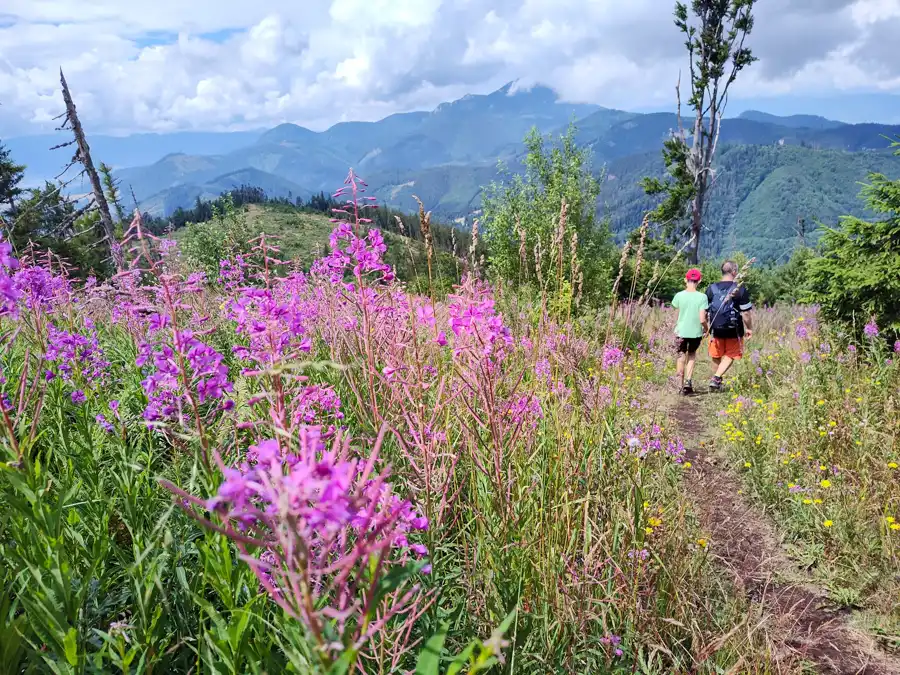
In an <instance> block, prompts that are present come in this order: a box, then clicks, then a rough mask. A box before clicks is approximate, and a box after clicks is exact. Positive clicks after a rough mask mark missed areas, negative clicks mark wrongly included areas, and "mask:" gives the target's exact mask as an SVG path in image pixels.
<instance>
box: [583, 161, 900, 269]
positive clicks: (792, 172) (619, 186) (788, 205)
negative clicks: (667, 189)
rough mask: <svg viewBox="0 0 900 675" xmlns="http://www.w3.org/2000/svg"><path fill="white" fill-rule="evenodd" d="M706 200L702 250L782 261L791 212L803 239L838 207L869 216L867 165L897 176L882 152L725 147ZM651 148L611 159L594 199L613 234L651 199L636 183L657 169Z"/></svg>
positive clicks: (791, 239)
mask: <svg viewBox="0 0 900 675" xmlns="http://www.w3.org/2000/svg"><path fill="white" fill-rule="evenodd" d="M716 165H717V170H716V174H715V176H716V177H715V182H714V184H713V189H712V197H711V200H710V202H709V206H708V211H707V214H708V219H707V221H706V222H707V223H708V226H709V227H710V235H709V236H708V237H707V240H706V241H707V251H708V252H709V253H710V254H711V255H714V254H717V253H720V252H730V251H734V250H740V251H744V252H747V253H749V254H752V255H754V256H757V257H758V258H759V259H761V260H775V259H779V258H780V259H782V260H784V258H785V256H787V255H789V254H790V250H791V249H792V248H793V245H794V243H795V242H796V238H797V234H796V231H795V228H796V225H797V221H798V219H799V218H803V219H805V220H806V224H807V229H808V230H809V231H811V234H810V241H814V240H815V239H816V238H817V236H818V234H817V233H816V232H815V230H816V228H817V224H818V223H821V224H824V225H831V226H833V225H836V224H837V222H838V218H839V217H840V216H842V215H846V214H854V215H859V216H865V215H870V214H868V213H867V211H866V209H865V205H864V203H863V202H862V201H861V200H860V199H859V188H860V182H862V181H864V180H865V179H866V176H867V174H868V173H869V172H878V173H884V174H886V175H888V176H896V175H900V161H898V159H897V157H895V156H893V155H892V154H891V153H890V152H889V151H887V150H885V151H880V152H856V153H852V152H841V151H839V150H815V149H812V148H804V147H799V146H746V145H744V146H725V147H724V148H722V151H721V154H720V155H719V158H718V161H717V162H716ZM662 169H663V167H662V161H661V159H660V157H659V154H658V153H648V154H645V155H642V156H638V157H629V158H625V159H623V160H619V161H616V162H613V163H612V164H611V165H610V167H609V172H608V175H607V180H606V183H605V184H604V186H603V191H602V193H601V196H600V199H601V201H602V202H603V203H604V209H605V212H606V213H607V215H608V216H609V218H610V220H611V226H612V229H613V231H614V232H615V233H617V234H618V235H620V237H621V236H624V234H626V233H627V232H629V231H630V230H631V229H634V228H635V227H637V226H638V225H639V224H640V222H641V218H642V217H643V214H644V213H645V212H646V211H647V210H648V209H649V208H651V207H652V206H653V204H654V202H653V201H652V200H651V199H649V198H648V197H647V196H646V195H645V194H644V192H643V190H642V189H641V187H640V185H639V181H640V179H641V178H642V177H643V176H647V175H661V174H662Z"/></svg>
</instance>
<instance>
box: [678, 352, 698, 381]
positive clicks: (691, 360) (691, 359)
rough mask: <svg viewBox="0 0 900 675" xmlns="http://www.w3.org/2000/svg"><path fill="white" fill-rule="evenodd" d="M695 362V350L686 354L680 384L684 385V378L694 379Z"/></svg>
mask: <svg viewBox="0 0 900 675" xmlns="http://www.w3.org/2000/svg"><path fill="white" fill-rule="evenodd" d="M696 363H697V352H693V353H691V354H688V355H687V359H686V362H685V364H684V377H683V378H682V381H681V384H682V385H684V380H687V381H688V382H690V381H691V380H693V379H694V365H695V364H696Z"/></svg>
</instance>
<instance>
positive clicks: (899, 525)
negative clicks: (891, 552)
mask: <svg viewBox="0 0 900 675" xmlns="http://www.w3.org/2000/svg"><path fill="white" fill-rule="evenodd" d="M891 529H892V530H894V531H895V532H896V531H897V530H900V523H893V524H892V525H891Z"/></svg>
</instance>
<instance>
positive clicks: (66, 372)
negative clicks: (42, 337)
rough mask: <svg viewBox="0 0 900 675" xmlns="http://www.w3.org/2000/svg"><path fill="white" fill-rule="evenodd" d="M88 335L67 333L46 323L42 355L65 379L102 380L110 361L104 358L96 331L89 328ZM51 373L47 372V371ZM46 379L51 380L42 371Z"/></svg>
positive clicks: (90, 382) (93, 381)
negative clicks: (45, 344)
mask: <svg viewBox="0 0 900 675" xmlns="http://www.w3.org/2000/svg"><path fill="white" fill-rule="evenodd" d="M89 329H90V331H91V332H90V335H81V334H79V333H70V332H68V331H65V330H59V329H57V328H56V327H55V326H54V325H53V324H52V323H51V324H49V325H48V333H47V351H46V352H45V353H44V358H45V359H46V360H47V361H50V362H51V363H55V364H56V369H57V371H58V372H59V374H60V376H61V377H62V379H63V380H65V381H66V382H70V381H72V380H73V379H76V378H79V377H80V378H81V379H83V380H84V381H85V382H86V383H87V384H94V383H98V384H99V383H101V382H102V381H103V380H105V378H106V375H107V369H108V368H109V362H108V361H106V359H104V357H103V349H102V348H101V347H100V342H99V340H98V339H97V333H96V332H95V331H94V330H93V327H92V326H91V327H90V328H89ZM48 372H50V371H48ZM45 379H47V380H48V381H49V380H50V379H52V377H49V376H48V375H46V374H45Z"/></svg>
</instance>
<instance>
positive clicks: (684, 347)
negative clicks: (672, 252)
mask: <svg viewBox="0 0 900 675" xmlns="http://www.w3.org/2000/svg"><path fill="white" fill-rule="evenodd" d="M684 279H685V290H683V291H679V292H678V293H676V294H675V297H674V298H673V299H672V307H674V308H675V309H677V310H678V321H677V323H676V324H675V335H676V337H677V338H678V340H677V346H678V363H677V366H676V372H677V374H678V378H679V381H680V383H681V384H680V385H679V386H680V388H681V393H682V394H684V395H685V396H687V395H689V394H693V393H694V383H693V382H692V377H693V374H694V364H695V363H696V362H697V349H699V347H700V342H702V340H703V336H704V334H705V333H706V331H707V315H706V314H707V313H706V310H707V309H709V299H708V298H707V297H706V294H705V293H701V292H700V291H698V290H697V284H699V283H700V281H701V280H702V279H703V274H702V273H701V272H700V270H698V269H697V268H693V269H689V270H688V271H687V274H685V275H684Z"/></svg>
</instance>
